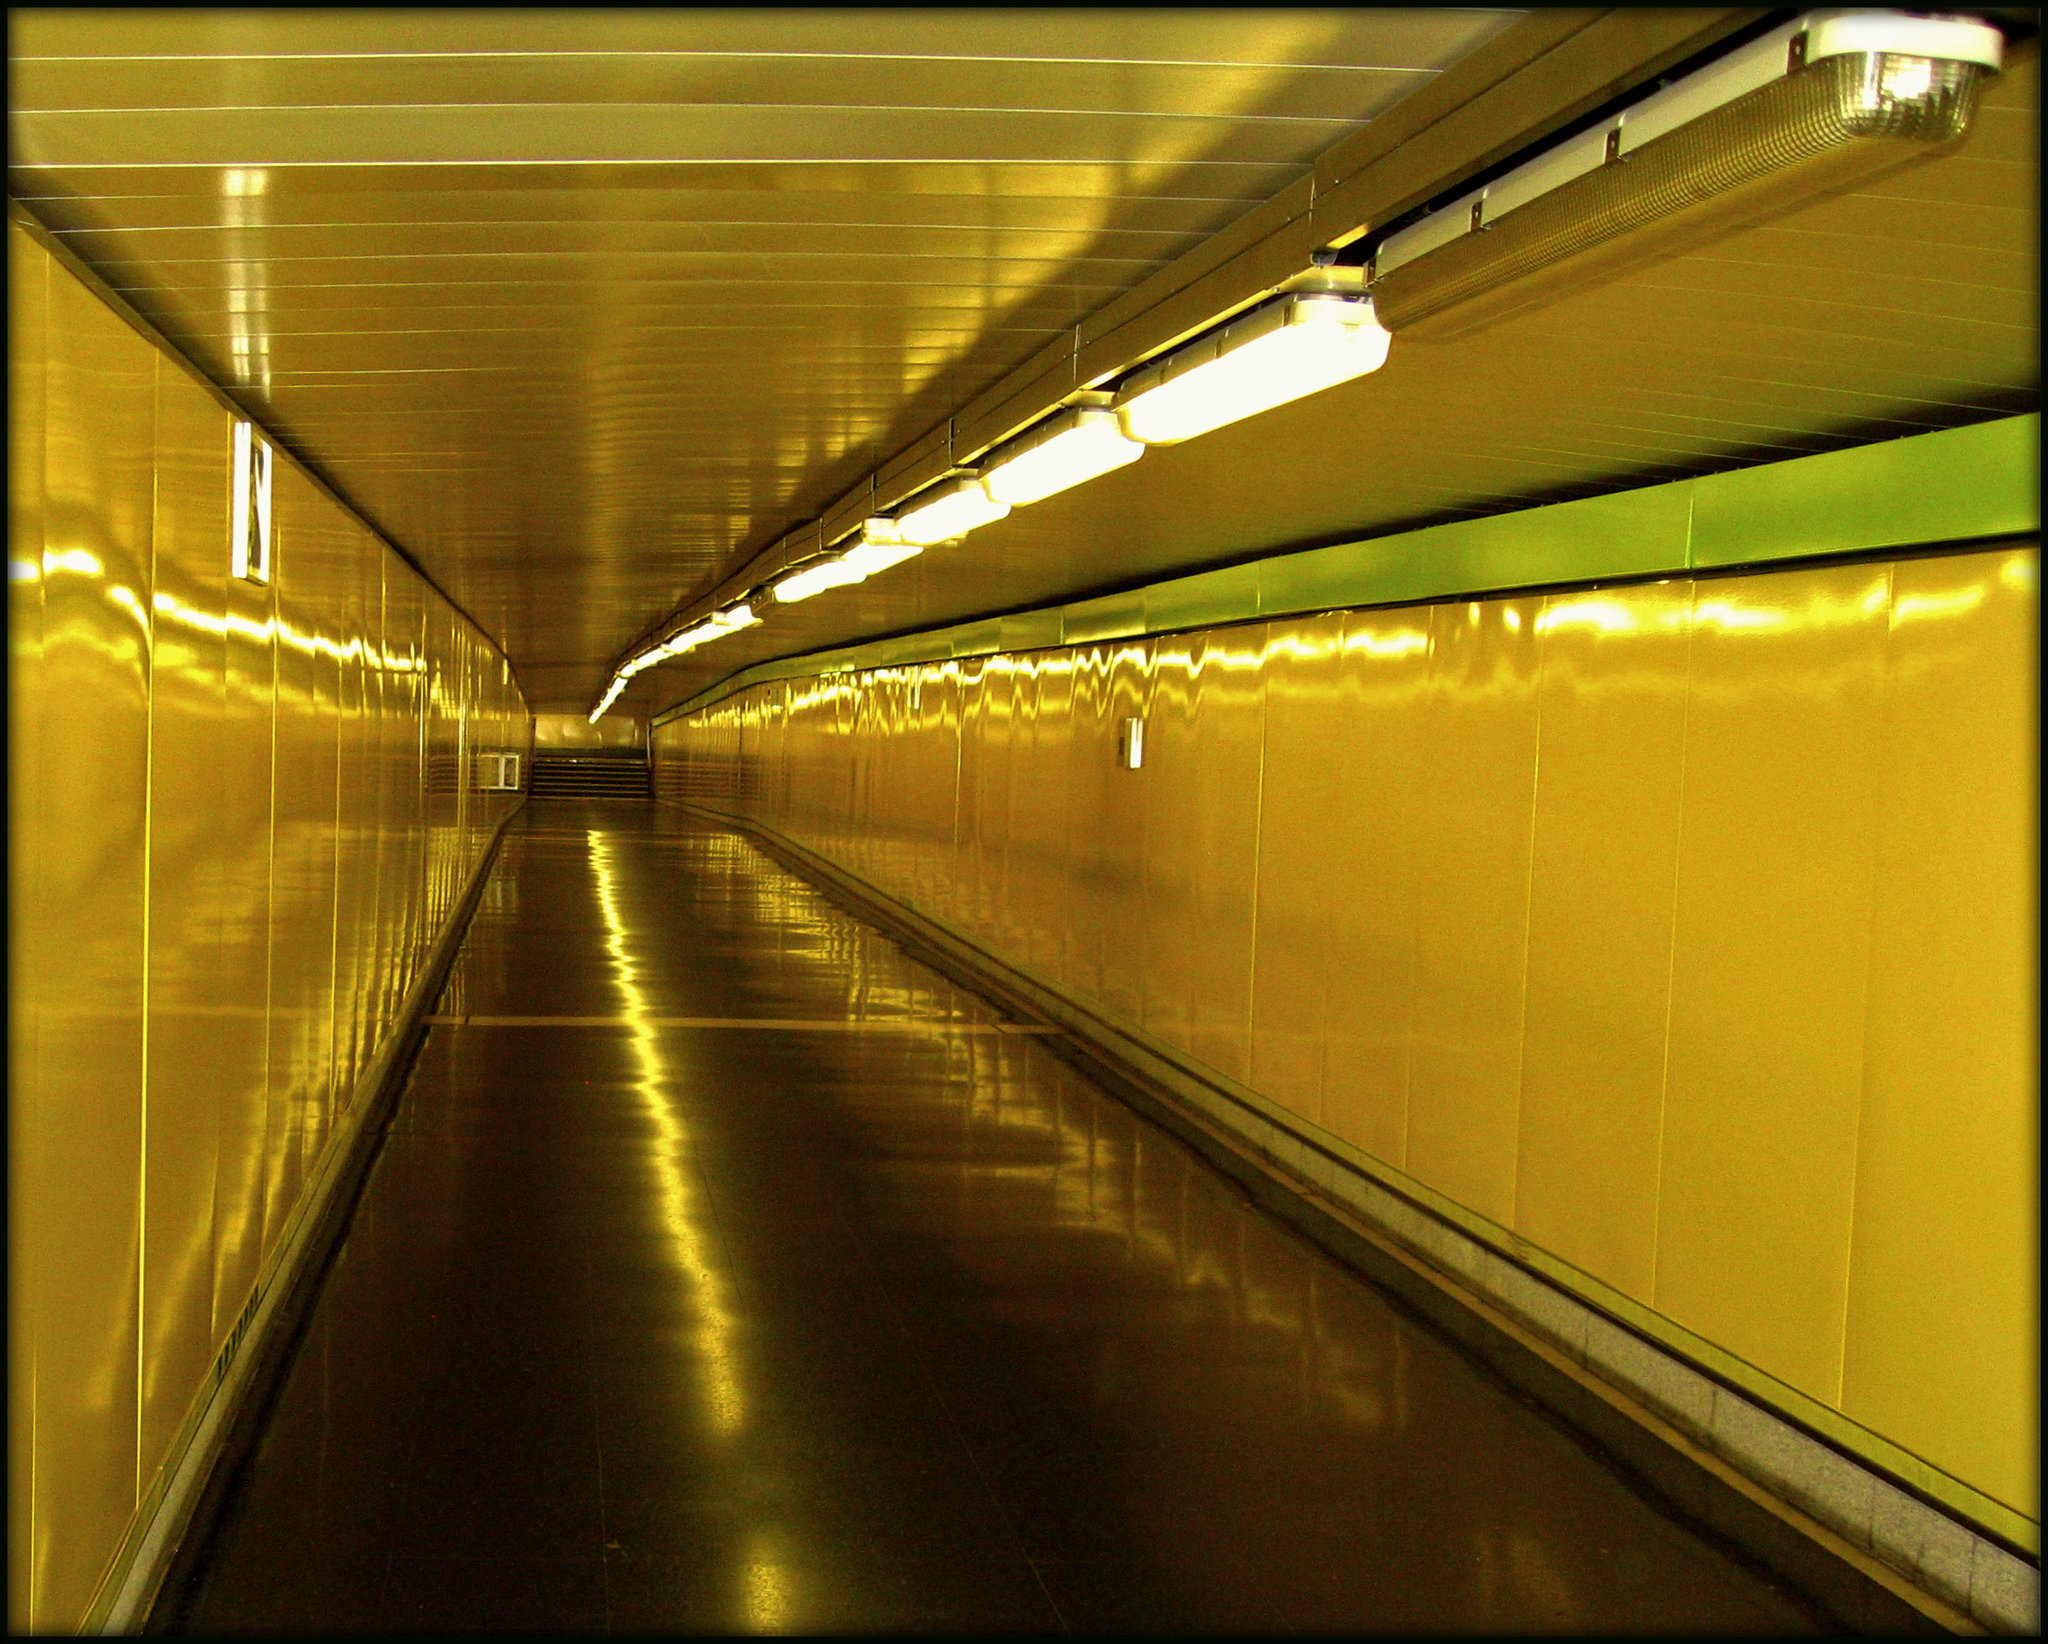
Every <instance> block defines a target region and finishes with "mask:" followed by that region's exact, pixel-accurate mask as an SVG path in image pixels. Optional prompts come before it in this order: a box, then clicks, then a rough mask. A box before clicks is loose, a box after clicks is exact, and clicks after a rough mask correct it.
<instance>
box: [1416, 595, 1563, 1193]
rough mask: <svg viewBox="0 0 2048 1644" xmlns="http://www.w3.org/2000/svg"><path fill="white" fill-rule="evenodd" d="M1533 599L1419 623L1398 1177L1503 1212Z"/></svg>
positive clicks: (1514, 1130) (1514, 1114) (1530, 718)
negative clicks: (1419, 752) (1407, 1032)
mask: <svg viewBox="0 0 2048 1644" xmlns="http://www.w3.org/2000/svg"><path fill="white" fill-rule="evenodd" d="M1542 608H1543V602H1542V601H1541V600H1540V599H1515V600H1485V601H1478V602H1472V603H1467V604H1462V605H1439V606H1436V607H1435V608H1434V609H1433V610H1432V611H1431V613H1430V629H1431V634H1430V669H1429V680H1430V704H1429V708H1428V710H1427V720H1428V727H1429V737H1430V743H1429V766H1428V769H1429V773H1430V780H1429V784H1428V790H1427V791H1428V793H1429V799H1430V802H1429V805H1428V808H1427V810H1426V811H1425V813H1424V815H1423V818H1422V823H1423V827H1422V840H1423V848H1422V851H1421V853H1420V855H1419V857H1418V859H1417V860H1418V866H1419V868H1420V882H1419V884H1418V886H1417V893H1418V912H1419V918H1418V920H1417V925H1416V928H1417V938H1418V940H1417V948H1416V976H1417V982H1416V994H1415V998H1416V1007H1415V1018H1414V1028H1413V1033H1414V1042H1413V1049H1412V1053H1411V1054H1412V1060H1411V1063H1410V1071H1409V1092H1408V1160H1407V1165H1406V1168H1407V1169H1408V1170H1410V1171H1412V1172H1413V1173H1414V1174H1415V1175H1416V1176H1418V1177H1420V1178H1421V1179H1422V1180H1423V1181H1425V1182H1427V1183H1429V1185H1430V1186H1432V1187H1434V1188H1437V1189H1439V1190H1440V1191H1442V1192H1445V1193H1448V1194H1450V1196H1451V1197H1452V1198H1454V1199H1456V1200H1457V1201H1458V1202H1459V1203H1460V1204H1465V1205H1469V1206H1471V1207H1472V1208H1473V1209H1474V1210H1477V1211H1479V1212H1480V1213H1481V1214H1482V1215H1486V1216H1491V1217H1492V1218H1493V1219H1494V1220H1496V1221H1500V1222H1508V1221H1511V1220H1512V1219H1513V1216H1514V1202H1515V1152H1516V1141H1517V1135H1518V1131H1519V1125H1520V1109H1521V1072H1522V1070H1521V1053H1522V998H1523V996H1522V983H1523V976H1524V968H1523V967H1524V960H1525V959H1526V957H1527V948H1528V928H1529V927H1528V918H1529V844H1530V836H1531V821H1532V818H1533V814H1534V808H1535V798H1536V728H1537V727H1536V721H1537V699H1536V618H1537V617H1538V616H1539V615H1540V614H1541V612H1542Z"/></svg>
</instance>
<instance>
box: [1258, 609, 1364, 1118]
mask: <svg viewBox="0 0 2048 1644" xmlns="http://www.w3.org/2000/svg"><path fill="white" fill-rule="evenodd" d="M1343 647H1344V615H1343V613H1342V612H1341V611H1331V612H1328V613H1326V614H1324V615H1322V616H1314V617H1302V618H1296V619H1294V620H1292V621H1289V622H1276V623H1273V624H1272V625H1271V627H1270V628H1269V629H1268V631H1267V637H1266V648H1265V657H1264V661H1263V666H1262V669H1261V672H1262V674H1263V677H1264V681H1265V692H1266V703H1265V743H1264V748H1265V752H1264V756H1263V762H1262V770H1261V775H1260V782H1259V841H1258V847H1259V863H1258V875H1259V880H1258V926H1257V929H1256V931H1255V933H1254V940H1253V952H1254V954H1255V955H1256V960H1257V962H1256V965H1255V968H1254V970H1253V973H1252V1017H1251V1023H1252V1026H1251V1035H1252V1037H1251V1066H1250V1069H1249V1071H1248V1073H1247V1074H1246V1083H1248V1084H1249V1085H1251V1086H1252V1088H1253V1089H1255V1090H1259V1091H1262V1092H1263V1093H1264V1094H1266V1095H1268V1096H1271V1097H1272V1098H1273V1099H1274V1100H1275V1101H1277V1102H1279V1103H1280V1104H1281V1105H1282V1106H1284V1107H1286V1108H1288V1109H1289V1110H1290V1111H1292V1112H1295V1113H1299V1114H1300V1115H1301V1116H1302V1117H1303V1118H1305V1119H1310V1120H1312V1121H1314V1122H1315V1123H1317V1124H1323V1123H1325V1122H1326V1121H1325V1118H1324V1113H1323V1036H1324V1030H1325V1022H1324V1015H1323V1002H1324V1000H1323V995H1324V988H1325V986H1326V983H1327V980H1328V961H1329V931H1330V924H1331V919H1332V914H1333V904H1335V903H1336V902H1337V901H1339V900H1340V897H1341V892H1342V889H1343V887H1341V886H1336V885H1333V884H1332V883H1331V879H1330V871H1329V870H1330V844H1331V840H1332V836H1333V835H1335V834H1337V833H1338V832H1340V831H1342V830H1343V829H1344V827H1345V825H1346V824H1345V822H1344V818H1345V816H1346V815H1347V813H1348V811H1349V806H1350V802H1351V796H1350V795H1348V794H1346V793H1343V792H1342V791H1341V790H1340V789H1339V787H1338V785H1337V781H1336V767H1335V764H1334V760H1335V756H1336V752H1337V749H1338V748H1339V747H1340V746H1341V745H1342V744H1343V743H1344V742H1345V740H1346V739H1347V738H1349V737H1350V736H1352V735H1353V734H1354V728H1353V727H1352V726H1351V725H1349V724H1347V723H1346V722H1345V720H1344V718H1343V716H1342V713H1341V710H1340V701H1341V697H1340V684H1341V680H1342V677H1343V663H1344V651H1343ZM1333 892H1336V893H1338V894H1335V895H1333Z"/></svg>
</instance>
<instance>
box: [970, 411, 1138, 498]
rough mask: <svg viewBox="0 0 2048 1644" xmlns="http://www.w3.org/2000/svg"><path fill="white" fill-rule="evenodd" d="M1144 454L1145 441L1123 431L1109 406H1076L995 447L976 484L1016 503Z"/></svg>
mask: <svg viewBox="0 0 2048 1644" xmlns="http://www.w3.org/2000/svg"><path fill="white" fill-rule="evenodd" d="M1144 454H1145V446H1144V443H1143V442H1142V441H1140V440H1134V439H1132V438H1131V437H1130V436H1129V435H1128V434H1126V433H1125V432H1124V431H1123V426H1122V424H1121V423H1119V422H1118V420H1117V415H1116V413H1115V412H1114V411H1106V410H1097V409H1095V408H1093V407H1076V408H1075V409H1074V410H1071V411H1062V412H1061V413H1060V414H1059V415H1058V416H1056V417H1053V418H1050V419H1049V420H1047V421H1045V422H1042V423H1040V424H1039V425H1038V427H1036V428H1034V429H1031V430H1030V431H1029V432H1028V433H1025V434H1023V435H1021V436H1020V437H1019V438H1017V439H1015V440H1012V441H1011V442H1010V443H1009V444H1008V445H1006V446H1004V447H1002V449H1001V450H999V451H997V452H996V454H995V457H994V460H993V461H992V462H991V463H990V465H989V466H988V467H987V468H986V469H984V470H983V472H982V476H981V488H982V489H983V490H984V491H986V492H987V493H988V494H989V495H990V496H991V497H993V498H994V499H995V500H996V501H997V502H1002V503H1008V504H1009V505H1010V506H1011V507H1012V508H1019V507H1022V506H1023V505H1024V504H1026V503H1030V502H1037V501H1039V500H1040V499H1041V498H1044V497H1049V496H1053V495H1055V494H1056V493H1058V492H1061V491H1064V490H1066V489H1067V488H1068V487H1070V486H1075V485H1079V484H1080V483H1081V482H1082V481H1083V480H1092V479H1094V478H1095V477H1096V476H1097V475H1098V474H1107V473H1109V472H1111V471H1112V470H1113V469H1117V468H1122V467H1125V466H1126V465H1128V464H1130V463H1134V462H1136V461H1137V460H1138V459H1139V458H1140V457H1142V456H1143V455H1144Z"/></svg>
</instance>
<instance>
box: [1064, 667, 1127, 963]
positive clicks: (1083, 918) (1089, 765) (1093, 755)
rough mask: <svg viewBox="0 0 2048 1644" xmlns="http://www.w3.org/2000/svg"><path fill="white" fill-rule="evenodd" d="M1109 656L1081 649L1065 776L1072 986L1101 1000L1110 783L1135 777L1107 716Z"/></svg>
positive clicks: (1072, 688) (1067, 948) (1072, 687)
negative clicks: (1122, 760)
mask: <svg viewBox="0 0 2048 1644" xmlns="http://www.w3.org/2000/svg"><path fill="white" fill-rule="evenodd" d="M1109 656H1110V652H1109V650H1108V648H1107V647H1106V646H1101V645H1092V646H1084V647H1079V648H1077V649H1076V650H1075V651H1074V652H1073V659H1074V665H1073V672H1072V675H1071V679H1070V684H1069V686H1068V698H1067V700H1068V712H1069V715H1070V718H1071V720H1072V724H1071V726H1070V727H1069V730H1068V734H1067V745H1066V757H1065V759H1064V760H1063V761H1062V763H1061V766H1060V773H1059V775H1060V786H1061V788H1062V789H1063V790H1064V791H1065V794H1066V815H1067V828H1068V832H1069V835H1070V837H1069V839H1068V842H1067V871H1068V873H1069V874H1070V875H1071V880H1072V882H1071V888H1070V890H1069V893H1068V895H1067V898H1066V905H1065V909H1064V915H1063V924H1064V935H1065V940H1064V943H1063V951H1064V957H1063V959H1062V961H1061V963H1062V966H1063V974H1064V975H1065V977H1066V981H1067V986H1068V987H1070V988H1072V989H1073V990H1074V992H1075V993H1076V994H1078V995H1079V996H1080V997H1081V998H1084V999H1096V1000H1101V999H1103V998H1104V990H1103V980H1102V943H1103V921H1104V894H1103V888H1102V873H1103V852H1104V847H1105V837H1104V824H1105V813H1106V810H1107V806H1108V803H1109V787H1110V783H1111V782H1112V781H1114V780H1116V779H1117V778H1119V777H1122V776H1125V775H1126V774H1127V773H1125V772H1122V771H1119V770H1118V769H1117V768H1116V743H1115V731H1116V726H1115V723H1114V721H1112V720H1110V719H1109V718H1108V717H1107V705H1106V703H1107V697H1108V693H1109Z"/></svg>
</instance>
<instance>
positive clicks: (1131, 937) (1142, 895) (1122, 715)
mask: <svg viewBox="0 0 2048 1644" xmlns="http://www.w3.org/2000/svg"><path fill="white" fill-rule="evenodd" d="M1101 656H1102V660H1101V662H1100V664H1099V665H1100V666H1101V667H1102V668H1103V670H1104V688H1103V689H1102V690H1101V691H1100V692H1099V693H1098V697H1097V701H1098V703H1099V718H1098V720H1097V729H1096V732H1095V736H1094V738H1093V742H1094V750H1093V752H1092V754H1091V755H1090V756H1089V757H1092V758H1095V759H1098V760H1106V761H1107V765H1106V766H1105V767H1104V768H1105V769H1106V770H1107V771H1108V780H1107V781H1106V782H1105V783H1104V785H1103V788H1102V790H1101V792H1102V810H1101V819H1100V822H1099V824H1098V835H1097V837H1098V839H1099V840H1100V855H1099V856H1098V857H1097V872H1096V880H1095V894H1096V896H1097V897H1098V899H1099V901H1100V905H1101V922H1100V926H1099V928H1100V932H1101V944H1100V949H1099V951H1100V953H1101V960H1100V963H1101V975H1102V984H1101V993H1100V994H1099V996H1098V997H1099V998H1100V1000H1101V1002H1102V1005H1103V1008H1104V1009H1105V1010H1107V1011H1108V1012H1109V1013H1110V1014H1112V1015H1115V1016H1121V1017H1123V1018H1124V1019H1125V1020H1126V1021H1130V1022H1139V1021H1142V1020H1143V1011H1144V996H1145V995H1144V989H1145V963H1146V955H1145V953H1144V952H1143V949H1142V946H1141V944H1142V943H1144V942H1145V940H1146V918H1145V915H1146V890H1147V869H1148V866H1149V863H1150V858H1151V851H1150V848H1149V847H1150V844H1151V840H1150V838H1149V837H1148V829H1149V828H1150V827H1151V826H1153V814H1154V810H1153V803H1152V792H1151V788H1150V786H1149V785H1148V783H1147V780H1146V778H1147V776H1148V775H1149V773H1150V770H1151V761H1152V738H1151V734H1150V731H1149V730H1148V731H1147V733H1146V741H1145V767H1144V768H1143V769H1140V770H1136V771H1127V770H1123V769H1121V768H1119V766H1118V765H1117V762H1116V759H1117V755H1116V749H1117V735H1118V729H1117V728H1118V726H1119V725H1120V724H1121V723H1122V722H1123V721H1124V720H1126V719H1133V718H1135V719H1145V720H1148V722H1149V719H1150V716H1151V714H1152V711H1153V680H1154V675H1155V673H1156V671H1157V663H1158V647H1157V646H1156V645H1155V644H1154V643H1153V642H1152V641H1149V640H1130V641H1123V642H1119V643H1115V644H1111V645H1107V646H1104V647H1102V648H1101ZM1077 751H1078V750H1077Z"/></svg>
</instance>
